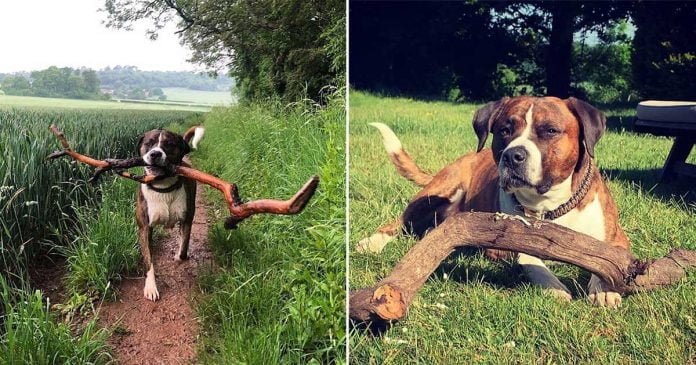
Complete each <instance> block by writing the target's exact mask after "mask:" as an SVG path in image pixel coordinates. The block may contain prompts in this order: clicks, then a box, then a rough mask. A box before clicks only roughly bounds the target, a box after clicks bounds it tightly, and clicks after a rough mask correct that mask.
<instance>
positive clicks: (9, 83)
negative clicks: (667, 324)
mask: <svg viewBox="0 0 696 365" xmlns="http://www.w3.org/2000/svg"><path fill="white" fill-rule="evenodd" d="M233 84H234V82H233V80H232V79H231V78H229V77H227V76H224V75H220V76H217V77H210V76H209V75H206V74H198V73H194V72H186V71H142V70H139V69H138V68H137V67H135V66H115V67H106V68H104V69H101V70H98V71H95V70H91V69H88V68H78V69H75V68H70V67H62V68H58V67H56V66H51V67H49V68H47V69H45V70H38V71H32V72H29V73H27V72H18V73H13V74H0V90H2V91H3V92H4V93H5V94H8V95H22V96H40V97H54V98H69V99H109V98H112V97H114V98H122V99H139V100H143V99H158V100H166V95H165V94H164V92H163V91H162V88H167V87H180V88H187V89H192V90H205V91H227V92H231V91H230V89H231V88H232V86H233Z"/></svg>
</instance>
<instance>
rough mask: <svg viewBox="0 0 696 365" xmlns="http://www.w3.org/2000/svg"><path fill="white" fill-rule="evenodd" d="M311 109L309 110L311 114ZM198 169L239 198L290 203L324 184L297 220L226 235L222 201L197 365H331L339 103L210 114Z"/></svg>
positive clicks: (337, 315) (337, 253)
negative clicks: (311, 184) (312, 185)
mask: <svg viewBox="0 0 696 365" xmlns="http://www.w3.org/2000/svg"><path fill="white" fill-rule="evenodd" d="M310 109H312V110H311V111H310ZM206 128H207V132H206V139H205V140H204V142H203V143H202V147H201V149H200V150H199V153H198V155H197V156H196V159H195V165H196V166H197V167H199V168H201V169H203V170H206V171H210V172H213V173H215V174H218V175H219V176H221V177H222V178H224V179H225V180H228V181H232V182H235V183H236V184H238V186H239V189H240V192H241V195H242V197H243V198H245V199H258V198H264V197H283V198H287V197H290V196H291V195H292V194H293V193H294V192H295V191H296V190H297V189H298V188H299V187H300V186H301V185H302V184H303V183H304V182H305V181H306V180H307V179H308V178H309V177H310V176H311V175H314V174H319V176H320V178H321V182H320V184H319V189H318V190H317V193H316V195H315V196H314V198H313V199H312V201H311V202H310V204H309V205H308V206H307V207H306V209H305V210H304V211H303V212H302V213H301V214H300V215H297V216H273V215H264V216H256V217H252V218H250V219H249V220H247V221H245V222H243V223H242V224H241V226H240V228H239V229H238V230H235V231H226V230H224V228H223V227H222V224H221V223H220V222H221V221H222V220H223V218H224V216H225V215H226V214H227V213H226V208H224V207H223V206H222V204H221V199H220V196H219V192H217V191H212V192H209V193H208V194H207V198H208V200H209V201H210V202H212V203H214V208H215V209H210V210H209V212H210V213H213V215H214V217H212V218H214V222H217V223H216V224H215V225H214V226H213V227H212V228H211V230H210V233H209V244H210V245H211V248H212V250H213V252H214V255H215V258H216V261H217V263H218V265H219V267H220V269H219V270H216V271H213V272H211V273H209V274H208V275H205V277H204V278H203V279H202V281H201V287H202V291H203V296H202V298H201V300H200V303H199V313H200V315H201V317H202V318H203V323H204V326H203V330H202V333H203V341H202V344H203V345H202V348H201V349H200V351H199V360H200V361H202V362H203V363H210V364H219V363H246V364H277V363H335V362H339V363H340V362H341V361H342V359H343V357H344V354H345V349H344V343H345V329H344V324H345V313H344V300H345V288H344V282H345V276H344V275H345V259H344V258H345V244H344V238H345V234H344V228H345V197H344V196H345V192H344V187H345V182H344V180H345V178H344V175H345V163H344V156H345V153H344V152H345V151H344V143H345V142H344V141H345V138H344V135H345V117H344V106H343V103H342V102H339V101H334V102H333V103H331V104H330V106H329V107H327V108H326V109H322V110H319V111H316V110H313V107H305V106H303V105H294V106H289V107H285V108H284V107H279V106H277V105H270V104H261V105H243V106H235V107H232V108H228V109H216V110H214V111H213V112H211V113H210V114H209V115H208V117H207V119H206Z"/></svg>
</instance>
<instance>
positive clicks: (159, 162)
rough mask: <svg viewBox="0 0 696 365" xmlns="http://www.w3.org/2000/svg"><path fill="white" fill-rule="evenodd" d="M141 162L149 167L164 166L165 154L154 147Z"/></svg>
mask: <svg viewBox="0 0 696 365" xmlns="http://www.w3.org/2000/svg"><path fill="white" fill-rule="evenodd" d="M143 160H145V162H146V163H147V164H149V165H155V166H165V165H166V162H167V154H166V153H164V151H162V149H161V148H159V147H156V148H153V149H151V150H150V151H148V152H147V153H146V154H145V156H143Z"/></svg>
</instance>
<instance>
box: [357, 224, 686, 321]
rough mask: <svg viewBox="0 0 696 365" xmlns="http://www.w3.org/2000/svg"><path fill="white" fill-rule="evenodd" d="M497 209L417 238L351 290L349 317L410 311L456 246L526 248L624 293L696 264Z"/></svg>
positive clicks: (679, 254)
mask: <svg viewBox="0 0 696 365" xmlns="http://www.w3.org/2000/svg"><path fill="white" fill-rule="evenodd" d="M530 222H531V223H528V222H523V221H521V220H519V219H517V218H514V217H511V216H507V215H503V214H492V213H474V212H470V213H460V214H458V215H455V216H453V217H450V218H448V219H447V220H446V221H445V222H443V223H442V224H441V225H440V226H439V227H437V228H435V229H434V230H433V231H432V232H430V233H429V234H428V235H427V236H425V238H423V240H421V241H420V242H418V243H417V244H416V245H415V246H413V247H412V248H411V250H410V251H409V252H408V253H407V254H406V255H405V256H404V257H403V258H402V259H401V261H400V262H399V263H398V264H397V265H396V267H394V269H393V270H392V272H391V273H390V274H389V276H387V277H386V278H384V279H382V280H380V282H379V283H377V284H376V285H375V286H373V287H370V288H364V289H359V290H354V291H352V292H351V293H350V313H349V314H350V318H351V319H352V320H353V321H355V322H376V323H385V322H387V321H390V320H397V319H400V318H403V317H404V316H405V315H406V312H407V310H408V306H409V304H410V303H411V301H412V300H413V298H414V297H415V295H416V293H417V292H418V290H419V289H420V288H421V286H423V284H424V283H425V281H426V280H427V279H428V277H429V276H430V275H431V274H432V273H433V271H435V269H436V268H437V267H438V266H439V265H440V263H441V262H442V261H443V260H444V259H445V258H447V256H449V255H450V254H451V253H452V252H453V251H454V250H455V249H456V248H460V247H480V248H494V249H500V250H506V251H515V252H523V253H526V254H529V255H532V256H536V257H539V258H541V259H545V260H554V261H561V262H565V263H569V264H573V265H576V266H579V267H581V268H583V269H586V270H588V271H590V272H592V273H594V274H595V275H598V276H599V277H601V278H602V279H604V280H605V281H607V282H609V283H613V285H614V289H615V290H616V291H618V292H621V293H635V292H639V291H645V290H653V289H658V288H661V287H664V286H667V285H671V284H674V283H675V282H677V281H679V280H681V279H682V278H683V277H684V276H685V275H686V270H687V269H688V268H691V267H694V266H696V252H694V251H689V250H681V249H677V250H673V251H672V252H670V253H669V254H668V255H667V256H665V257H663V258H660V259H657V260H654V261H653V260H651V261H641V260H638V259H637V258H635V257H634V256H633V255H631V253H630V252H629V251H627V250H625V249H622V248H618V247H613V246H610V245H608V244H606V243H604V242H600V241H598V240H596V239H594V238H592V237H590V236H587V235H584V234H581V233H577V232H575V231H572V230H570V229H568V228H565V227H562V226H559V225H557V224H554V223H551V222H545V221H536V220H533V219H530Z"/></svg>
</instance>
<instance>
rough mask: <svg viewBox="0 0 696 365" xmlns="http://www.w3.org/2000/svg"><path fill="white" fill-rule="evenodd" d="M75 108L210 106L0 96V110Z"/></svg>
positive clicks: (200, 108)
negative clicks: (15, 108) (17, 108)
mask: <svg viewBox="0 0 696 365" xmlns="http://www.w3.org/2000/svg"><path fill="white" fill-rule="evenodd" d="M13 107H23V108H24V107H29V108H50V109H55V108H75V109H137V110H187V111H196V112H207V111H209V110H210V107H208V106H191V105H174V104H165V103H159V102H147V103H145V102H116V101H110V100H79V99H58V98H39V97H34V96H14V95H0V108H13Z"/></svg>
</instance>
